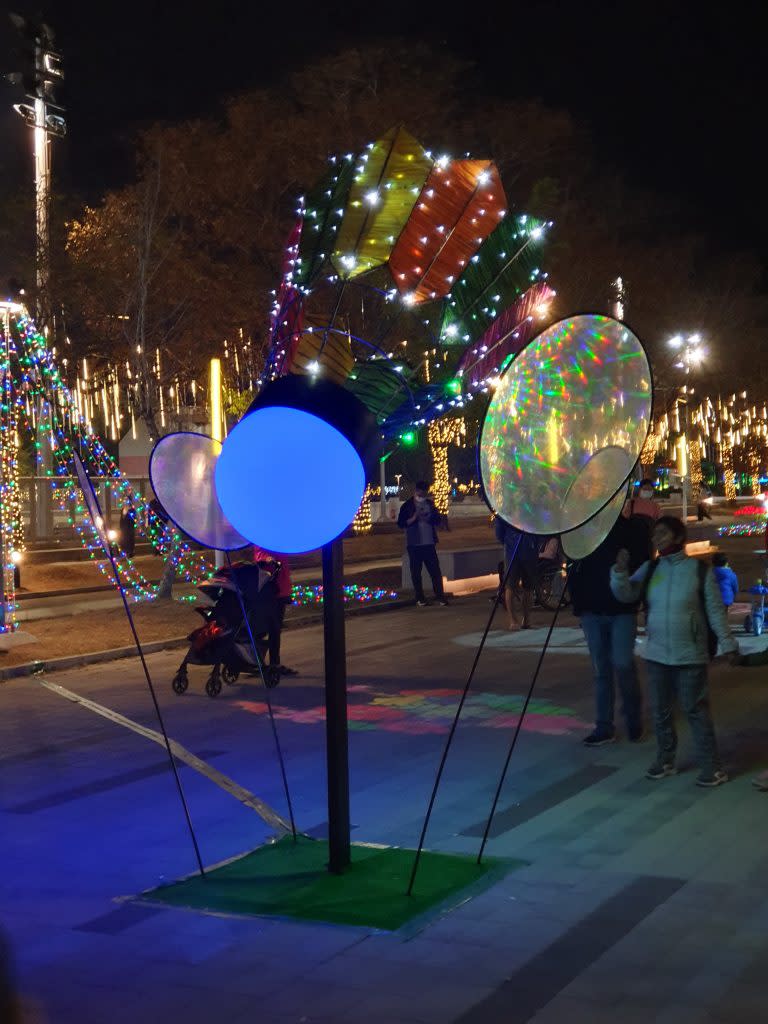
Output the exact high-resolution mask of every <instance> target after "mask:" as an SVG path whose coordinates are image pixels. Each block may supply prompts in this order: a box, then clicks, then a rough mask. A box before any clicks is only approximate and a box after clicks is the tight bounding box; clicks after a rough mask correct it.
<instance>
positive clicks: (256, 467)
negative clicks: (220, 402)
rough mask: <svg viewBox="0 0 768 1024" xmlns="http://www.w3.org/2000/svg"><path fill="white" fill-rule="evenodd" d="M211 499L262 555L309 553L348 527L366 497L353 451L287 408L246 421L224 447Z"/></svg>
mask: <svg viewBox="0 0 768 1024" xmlns="http://www.w3.org/2000/svg"><path fill="white" fill-rule="evenodd" d="M215 479H216V493H217V495H218V498H219V502H220V504H221V507H222V509H223V510H224V513H225V515H226V516H227V518H228V519H229V521H230V522H231V523H232V525H233V526H234V527H235V528H236V529H237V530H239V531H240V533H242V534H243V536H245V537H247V538H248V539H249V540H250V541H251V542H252V543H254V544H258V545H259V546H260V547H262V548H266V550H267V551H281V552H284V553H285V554H292V553H296V552H300V551H312V550H313V549H315V548H319V547H322V545H323V544H327V543H328V542H329V541H331V540H333V539H334V537H338V535H339V534H340V533H341V532H342V531H343V530H344V529H345V528H346V527H347V526H349V524H350V523H351V522H352V519H353V518H354V516H355V512H357V510H358V508H359V507H360V502H361V501H362V497H363V492H364V490H365V470H364V469H363V464H362V462H361V460H360V456H359V455H358V454H357V451H356V450H355V448H354V447H353V446H352V444H350V442H349V441H348V440H347V439H346V437H344V435H343V434H342V433H340V432H339V431H338V430H336V428H335V427H332V426H331V425H330V424H329V423H326V422H325V420H321V419H320V418H319V417H317V416H313V415H311V414H310V413H307V412H303V411H302V410H300V409H293V408H288V407H287V406H281V405H272V406H267V407H266V408H259V409H256V410H254V412H251V413H249V414H248V415H247V416H245V417H244V418H243V419H242V420H241V421H240V422H239V423H238V424H237V426H236V427H235V428H234V430H233V431H232V432H231V433H230V435H229V437H228V438H227V439H226V441H225V442H224V445H223V447H222V452H221V455H220V456H219V460H218V462H217V464H216V470H215Z"/></svg>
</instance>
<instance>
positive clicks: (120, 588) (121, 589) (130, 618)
mask: <svg viewBox="0 0 768 1024" xmlns="http://www.w3.org/2000/svg"><path fill="white" fill-rule="evenodd" d="M89 482H90V481H89ZM104 548H105V551H106V552H107V556H108V558H109V564H110V565H111V566H112V572H113V574H114V577H115V583H116V584H117V590H118V593H119V594H120V597H121V598H122V601H123V608H124V609H125V614H126V617H127V618H128V625H129V626H130V627H131V633H132V634H133V641H134V643H135V644H136V650H137V652H138V655H139V660H140V661H141V667H142V668H143V669H144V677H145V678H146V680H147V686H148V687H149V692H150V694H151V695H152V703H153V704H154V705H155V714H156V715H157V721H158V723H159V725H160V732H161V733H162V734H163V742H164V743H165V749H166V750H167V752H168V760H169V761H170V762H171V768H172V769H173V777H174V779H175V780H176V787H177V789H178V791H179V799H180V800H181V805H182V807H183V808H184V817H185V818H186V819H187V827H188V828H189V834H190V836H191V837H192V845H193V846H194V848H195V857H196V858H197V865H198V867H199V868H200V874H201V875H202V876H203V878H204V877H205V868H204V867H203V859H202V857H201V856H200V847H199V846H198V845H197V837H196V836H195V830H194V828H193V827H192V818H191V817H190V814H189V807H188V806H187V798H186V797H185V796H184V789H183V787H182V785H181V779H180V778H179V770H178V768H177V767H176V758H175V757H174V756H173V751H172V750H171V743H170V740H169V739H168V733H167V732H166V731H165V722H164V721H163V715H162V712H161V711H160V705H159V704H158V702H157V694H156V693H155V687H154V684H153V682H152V677H151V676H150V674H149V667H148V665H147V662H146V659H145V657H144V651H143V650H142V647H141V643H140V642H139V635H138V633H137V632H136V626H135V625H134V622H133V615H132V614H131V609H130V607H129V605H128V601H127V599H126V596H125V588H124V587H123V585H122V583H121V582H120V573H119V571H118V568H117V564H116V562H115V556H114V555H113V554H112V550H111V548H110V547H109V545H108V544H105V545H104Z"/></svg>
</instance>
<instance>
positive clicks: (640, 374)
mask: <svg viewBox="0 0 768 1024" xmlns="http://www.w3.org/2000/svg"><path fill="white" fill-rule="evenodd" d="M652 398H653V387H652V380H651V371H650V366H649V364H648V357H647V356H646V353H645V350H644V348H643V346H642V344H641V343H640V341H639V339H638V338H637V337H636V336H635V335H634V334H633V333H632V331H630V329H629V328H628V327H627V326H626V325H625V324H623V323H620V322H619V321H618V320H613V319H611V318H610V317H606V316H598V315H596V314H584V315H580V316H575V317H570V318H568V319H567V320H561V321H559V322H558V323H556V324H553V325H552V326H551V327H549V328H547V330H545V331H543V332H542V333H541V334H540V335H539V336H538V337H537V338H535V339H534V340H533V341H532V342H531V343H530V344H529V345H528V346H526V348H524V349H523V351H522V352H520V354H519V355H518V356H517V357H516V358H515V359H514V360H513V362H512V363H511V364H510V366H509V367H508V369H507V370H506V372H505V373H504V374H503V376H502V378H501V380H500V382H499V384H498V386H497V388H496V391H495V393H494V395H493V398H492V399H491V402H490V405H489V407H488V411H487V413H486V416H485V420H484V422H483V428H482V432H481V435H480V472H481V475H482V480H483V487H484V490H485V495H486V499H487V501H488V503H489V505H490V506H491V508H492V509H493V510H494V511H495V512H496V513H497V514H498V515H500V516H501V517H502V519H504V520H506V521H507V522H508V523H511V524H512V525H513V526H516V527H517V528H518V529H520V530H524V531H526V532H527V533H538V534H556V533H565V532H567V531H568V530H573V529H575V528H576V527H578V526H581V524H582V523H585V522H586V521H587V520H589V519H591V518H592V516H594V515H595V514H596V513H597V512H599V511H600V509H601V508H603V507H604V506H605V505H607V504H608V502H610V500H611V499H612V498H613V497H614V495H615V494H616V492H617V491H618V490H619V489H620V488H621V487H622V485H623V484H624V483H625V482H626V480H627V478H628V476H629V475H630V473H631V471H632V467H633V466H634V465H635V463H636V462H637V459H638V458H639V456H640V451H641V450H642V447H643V444H644V442H645V438H646V436H647V433H648V426H649V422H650V415H651V404H652Z"/></svg>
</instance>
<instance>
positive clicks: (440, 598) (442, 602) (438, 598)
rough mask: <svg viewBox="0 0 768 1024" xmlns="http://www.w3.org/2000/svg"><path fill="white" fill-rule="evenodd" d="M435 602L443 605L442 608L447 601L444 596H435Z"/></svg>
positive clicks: (445, 605)
mask: <svg viewBox="0 0 768 1024" xmlns="http://www.w3.org/2000/svg"><path fill="white" fill-rule="evenodd" d="M435 604H440V605H442V606H443V608H447V607H448V604H449V602H448V601H446V599H445V598H444V597H436V598H435Z"/></svg>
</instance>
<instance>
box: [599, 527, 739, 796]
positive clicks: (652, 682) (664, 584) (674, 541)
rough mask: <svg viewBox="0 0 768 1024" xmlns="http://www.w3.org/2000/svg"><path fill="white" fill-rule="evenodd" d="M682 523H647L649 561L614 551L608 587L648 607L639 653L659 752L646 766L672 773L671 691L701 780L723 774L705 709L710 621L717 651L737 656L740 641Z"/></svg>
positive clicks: (657, 774) (651, 772) (658, 773)
mask: <svg viewBox="0 0 768 1024" xmlns="http://www.w3.org/2000/svg"><path fill="white" fill-rule="evenodd" d="M685 540H686V528H685V526H684V524H683V523H682V522H681V520H679V519H675V517H674V516H662V517H661V518H660V519H659V520H658V522H657V523H656V525H655V527H654V530H653V543H654V546H655V547H656V548H657V550H658V552H659V558H658V559H657V560H656V561H655V562H646V563H645V564H644V565H641V566H640V568H639V569H638V570H637V572H636V573H634V575H632V576H630V575H629V573H628V564H629V563H628V557H627V555H626V553H625V552H621V551H620V552H619V554H618V556H617V560H616V565H614V567H613V568H612V569H611V590H612V591H613V594H614V596H615V597H616V599H617V600H619V601H625V602H626V603H627V604H629V603H631V602H635V601H638V600H639V599H640V598H641V597H643V596H644V597H645V602H646V607H647V617H646V646H645V658H646V664H647V666H648V681H649V688H650V694H651V702H652V705H653V717H654V728H655V732H656V742H657V746H658V751H657V757H656V760H655V761H654V763H653V764H652V765H651V767H650V768H649V769H648V771H647V772H646V777H647V778H649V779H664V778H666V777H667V776H669V775H675V774H676V772H677V769H676V768H675V754H676V751H677V733H676V731H675V721H674V703H675V698H677V699H678V700H679V702H680V704H681V706H682V708H683V710H684V711H685V714H686V715H687V717H688V722H689V724H690V727H691V733H692V735H693V741H694V744H695V747H696V758H697V760H698V762H699V776H698V778H697V779H696V784H697V785H699V786H707V787H711V786H719V785H721V783H723V782H727V781H728V776H727V774H726V773H725V771H723V767H722V765H721V763H720V758H719V755H718V752H717V742H716V740H715V731H714V728H713V726H712V716H711V714H710V708H709V688H708V680H707V664H708V662H709V657H710V655H709V643H708V631H709V630H708V626H709V628H711V629H712V631H713V632H714V633H715V635H716V637H717V642H718V653H720V654H729V655H731V656H732V660H733V659H734V658H735V657H736V656H738V644H737V643H736V640H735V639H734V637H733V634H732V633H731V630H730V627H729V626H728V619H727V616H726V612H725V606H724V605H723V600H722V597H721V595H720V590H719V588H718V586H717V581H716V580H715V577H714V575H713V573H712V570H711V569H710V568H709V567H707V569H706V573H702V571H701V569H700V568H699V563H698V562H697V561H696V559H695V558H689V557H688V555H687V554H686V553H685Z"/></svg>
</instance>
